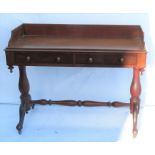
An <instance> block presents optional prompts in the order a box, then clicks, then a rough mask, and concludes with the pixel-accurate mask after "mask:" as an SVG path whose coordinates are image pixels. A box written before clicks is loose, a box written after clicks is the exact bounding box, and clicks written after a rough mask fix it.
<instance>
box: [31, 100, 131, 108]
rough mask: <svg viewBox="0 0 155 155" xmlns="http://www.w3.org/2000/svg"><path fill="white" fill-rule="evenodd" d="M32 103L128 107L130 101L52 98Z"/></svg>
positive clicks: (32, 102)
mask: <svg viewBox="0 0 155 155" xmlns="http://www.w3.org/2000/svg"><path fill="white" fill-rule="evenodd" d="M31 104H41V105H46V104H50V105H52V104H59V105H66V106H88V107H92V106H113V107H123V106H124V107H126V106H129V103H123V102H118V101H115V102H97V101H80V100H78V101H75V100H62V101H52V100H45V99H41V100H31Z"/></svg>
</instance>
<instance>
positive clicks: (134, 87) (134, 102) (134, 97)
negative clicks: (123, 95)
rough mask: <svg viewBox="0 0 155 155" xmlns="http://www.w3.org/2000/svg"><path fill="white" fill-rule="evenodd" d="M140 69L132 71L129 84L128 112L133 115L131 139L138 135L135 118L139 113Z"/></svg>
mask: <svg viewBox="0 0 155 155" xmlns="http://www.w3.org/2000/svg"><path fill="white" fill-rule="evenodd" d="M140 72H141V69H139V68H134V69H133V79H132V83H131V88H130V93H131V99H130V112H131V114H132V115H133V137H136V135H137V133H138V129H137V118H138V113H139V107H140V98H139V96H140V93H141V85H140V76H139V74H140Z"/></svg>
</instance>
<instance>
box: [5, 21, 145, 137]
mask: <svg viewBox="0 0 155 155" xmlns="http://www.w3.org/2000/svg"><path fill="white" fill-rule="evenodd" d="M5 52H6V62H7V65H8V66H9V69H10V71H12V70H13V67H14V66H19V73H20V75H19V76H20V77H19V90H20V93H21V97H20V98H21V105H20V110H19V115H20V117H19V123H18V125H17V130H18V132H19V133H21V131H22V128H23V122H24V116H25V113H26V112H27V111H28V110H30V109H31V107H32V108H34V105H35V104H42V105H46V104H59V105H70V106H114V107H121V106H129V104H128V103H123V102H119V101H114V102H97V101H90V100H86V101H75V100H61V101H51V100H49V101H48V100H46V99H41V100H31V96H30V94H29V82H28V79H27V75H26V66H64V67H109V68H110V67H115V68H116V67H120V68H132V69H133V80H132V83H131V89H130V92H131V99H130V112H131V113H132V115H133V136H136V135H137V133H138V130H137V117H138V112H139V107H140V106H139V105H140V92H141V85H140V77H139V73H140V72H142V70H143V69H144V68H145V66H146V49H145V43H144V34H143V31H142V29H141V27H140V26H138V25H74V24H22V25H20V26H19V27H17V28H15V29H14V30H13V31H12V33H11V38H10V40H9V43H8V47H7V48H6V49H5Z"/></svg>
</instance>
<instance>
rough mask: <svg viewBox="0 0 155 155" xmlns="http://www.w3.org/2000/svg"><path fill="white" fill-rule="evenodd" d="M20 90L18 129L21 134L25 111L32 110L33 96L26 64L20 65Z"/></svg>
mask: <svg viewBox="0 0 155 155" xmlns="http://www.w3.org/2000/svg"><path fill="white" fill-rule="evenodd" d="M19 91H20V93H21V95H20V100H21V104H20V108H19V123H18V124H17V126H16V128H17V130H18V133H19V134H21V131H22V128H23V122H24V117H25V113H26V112H28V110H30V107H31V105H30V101H31V96H30V95H29V82H28V79H27V75H26V67H24V66H19Z"/></svg>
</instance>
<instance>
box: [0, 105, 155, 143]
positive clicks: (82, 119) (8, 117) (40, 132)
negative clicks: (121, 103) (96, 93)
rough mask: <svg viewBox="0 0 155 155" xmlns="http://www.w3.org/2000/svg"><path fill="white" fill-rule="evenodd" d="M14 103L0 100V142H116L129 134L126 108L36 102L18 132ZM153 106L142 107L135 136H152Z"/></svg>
mask: <svg viewBox="0 0 155 155" xmlns="http://www.w3.org/2000/svg"><path fill="white" fill-rule="evenodd" d="M18 108H19V105H17V104H0V125H1V127H0V141H1V142H5V141H7V142H18V141H26V142H34V141H35V142H47V141H53V142H116V141H124V140H125V141H129V140H133V138H132V134H131V133H132V116H131V115H130V113H129V108H128V107H124V108H113V107H68V106H58V105H52V106H50V105H46V106H41V105H36V106H35V109H34V110H31V111H30V112H29V113H28V114H26V117H25V122H24V128H23V132H22V134H21V135H19V134H18V133H17V131H16V129H15V126H16V124H17V122H18ZM154 110H155V106H147V107H141V110H140V114H139V125H138V126H139V134H138V136H137V138H136V139H135V140H137V141H138V140H140V141H141V140H143V139H149V140H150V139H152V140H153V139H154V138H155V135H154V131H155V125H154V124H155V123H153V122H152V120H151V119H152V118H155V112H154Z"/></svg>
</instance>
